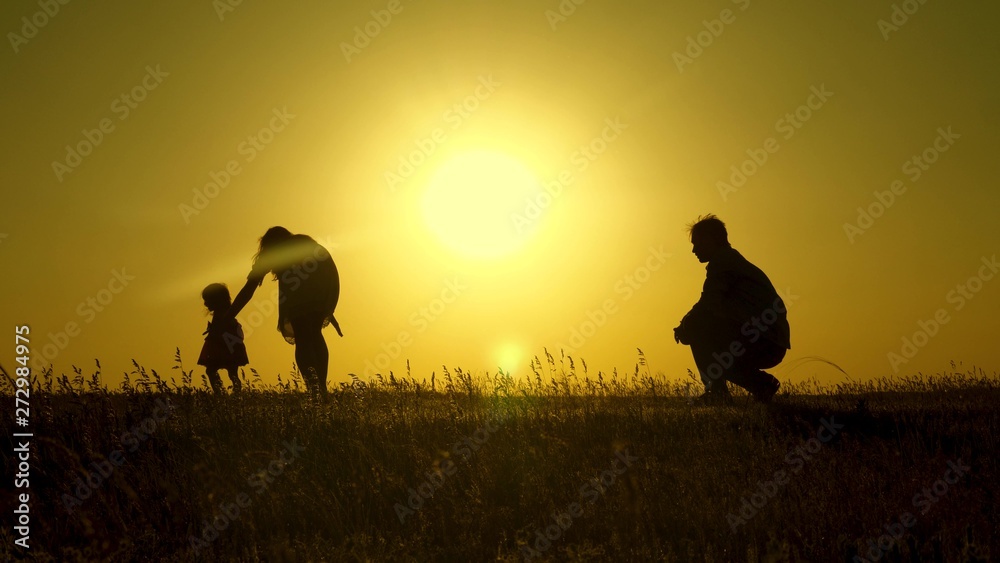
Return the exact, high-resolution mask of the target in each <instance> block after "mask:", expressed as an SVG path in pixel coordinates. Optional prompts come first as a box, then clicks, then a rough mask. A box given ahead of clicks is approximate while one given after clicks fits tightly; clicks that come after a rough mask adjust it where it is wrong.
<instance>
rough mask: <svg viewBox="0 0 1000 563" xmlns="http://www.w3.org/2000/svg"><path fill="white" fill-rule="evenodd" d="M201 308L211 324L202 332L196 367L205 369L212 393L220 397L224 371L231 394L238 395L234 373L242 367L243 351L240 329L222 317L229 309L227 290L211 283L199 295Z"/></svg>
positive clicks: (240, 327) (244, 347)
mask: <svg viewBox="0 0 1000 563" xmlns="http://www.w3.org/2000/svg"><path fill="white" fill-rule="evenodd" d="M201 298H202V299H204V300H205V307H206V308H207V309H208V310H209V311H210V312H211V313H212V321H211V322H209V323H208V328H207V329H205V332H204V333H203V334H205V335H206V336H205V345H204V346H203V347H202V348H201V355H200V356H199V357H198V365H200V366H205V372H206V374H207V375H208V381H209V382H210V383H211V384H212V390H213V391H215V392H216V393H217V394H218V393H222V379H221V378H220V377H219V370H220V369H223V368H224V369H225V370H226V371H227V372H228V373H229V379H230V380H232V382H233V393H234V394H236V393H239V392H240V389H241V388H242V385H241V384H240V376H239V373H238V368H239V366H245V365H247V364H248V363H250V361H249V360H248V359H247V348H246V346H245V345H244V344H243V327H242V326H240V323H239V322H237V320H236V319H235V318H233V317H229V316H227V315H226V311H228V310H229V307H230V306H231V305H232V302H231V300H230V298H229V288H227V287H226V285H225V284H221V283H213V284H210V285H208V286H207V287H206V288H205V289H204V290H202V292H201Z"/></svg>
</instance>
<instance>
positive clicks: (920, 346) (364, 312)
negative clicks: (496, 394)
mask: <svg viewBox="0 0 1000 563" xmlns="http://www.w3.org/2000/svg"><path fill="white" fill-rule="evenodd" d="M233 4H237V2H235V0H233V1H232V2H227V1H226V0H216V1H215V2H211V1H209V0H203V1H200V2H181V3H148V2H122V1H113V2H101V3H92V2H82V1H79V0H77V1H69V2H66V3H65V4H63V3H60V2H58V1H57V0H41V1H38V2H27V1H20V0H19V1H16V2H6V3H4V5H3V7H2V8H0V24H2V25H0V27H2V30H3V31H4V32H5V34H6V38H7V46H6V47H5V49H6V51H5V52H3V53H2V54H0V72H2V75H3V84H4V87H3V89H2V90H0V99H2V102H3V107H4V109H5V113H6V124H7V134H6V135H4V136H3V138H2V140H0V151H2V154H4V155H5V158H4V162H5V164H4V166H3V169H2V174H3V199H2V201H3V205H2V206H0V260H2V264H3V265H4V276H3V277H2V280H0V295H2V300H3V308H2V314H0V317H2V324H0V329H2V327H4V326H5V327H6V329H5V330H9V331H10V333H11V334H13V333H14V327H15V326H17V325H20V324H28V325H29V326H30V327H31V330H32V335H33V341H32V343H33V354H34V355H35V356H42V357H43V358H46V359H48V360H50V361H51V362H52V363H53V364H54V365H55V367H56V369H57V371H62V372H66V373H70V372H71V368H70V366H71V365H77V366H81V367H84V370H85V372H89V370H90V366H91V365H92V363H93V359H94V358H99V359H100V360H101V361H102V364H103V365H104V369H105V374H106V375H107V376H108V381H109V382H110V383H113V384H116V383H117V382H118V381H120V375H121V373H122V372H123V371H125V370H128V369H130V361H131V359H133V358H134V359H136V360H137V361H139V362H140V363H142V364H144V365H147V366H148V367H152V368H156V369H157V370H158V371H161V372H162V373H172V374H176V372H170V370H169V367H170V365H171V364H172V357H173V354H174V349H175V348H176V347H180V349H181V353H182V358H183V361H184V365H185V368H188V369H190V368H196V367H197V366H195V361H196V359H197V355H198V352H199V350H200V347H201V343H202V339H203V337H202V334H201V333H202V331H203V330H204V327H205V323H206V322H207V320H208V318H207V316H206V314H205V311H204V308H203V305H202V302H201V299H200V292H201V289H202V288H203V287H204V286H205V285H207V284H209V283H212V282H224V283H227V284H228V285H229V286H230V288H231V290H232V292H233V294H235V292H236V291H238V289H239V288H240V287H241V286H242V283H243V281H244V280H245V279H246V275H247V273H248V272H249V270H250V265H251V258H252V255H253V253H254V252H255V250H256V243H257V239H258V237H260V236H261V235H262V234H263V233H264V231H265V230H266V229H267V228H268V227H271V226H273V225H281V226H284V227H286V228H288V229H289V230H291V231H292V232H296V233H305V234H308V235H311V236H313V237H314V238H316V239H317V240H318V241H320V242H321V243H322V244H324V245H325V246H326V247H327V248H328V249H329V250H330V252H331V253H332V255H333V256H334V259H335V260H336V263H337V265H338V267H339V269H340V274H341V282H342V293H341V301H340V306H339V307H338V310H337V317H338V319H339V321H340V324H341V326H342V327H343V329H344V333H345V337H344V338H339V337H337V336H336V334H335V333H334V332H333V331H332V330H327V331H326V332H325V334H326V336H327V341H328V343H329V345H330V351H331V367H330V373H331V379H332V380H333V381H334V382H336V381H343V380H345V379H346V377H347V375H346V374H348V373H356V374H359V375H364V374H365V373H366V372H367V373H371V372H372V371H373V366H377V367H379V368H381V369H382V371H387V370H388V369H391V370H394V371H396V372H397V373H399V372H402V371H404V370H405V360H406V359H409V360H410V364H411V367H412V369H413V373H414V375H416V376H417V377H418V378H422V377H429V374H430V372H431V371H432V370H437V371H438V372H439V373H440V369H441V366H442V364H444V365H447V366H449V368H453V367H455V366H461V367H463V368H466V369H470V370H474V371H476V372H482V371H485V370H491V371H495V370H496V368H497V366H501V367H503V368H505V369H509V370H511V371H512V372H513V373H515V374H523V373H525V372H526V371H527V365H528V361H529V358H530V357H531V356H534V355H542V353H543V348H546V347H547V348H548V349H549V350H550V351H554V350H557V349H558V348H559V347H560V345H562V346H563V347H564V348H572V350H573V351H574V353H575V354H578V355H580V356H582V357H583V358H584V359H585V360H586V361H587V363H588V365H589V366H590V369H591V372H592V373H596V371H597V370H606V371H607V370H610V369H612V368H614V367H617V368H619V369H620V370H626V371H631V370H632V369H633V367H634V365H635V362H636V359H637V353H636V349H637V348H641V349H642V350H643V351H644V352H645V354H646V357H647V359H648V361H649V363H650V368H651V369H652V371H653V372H654V373H655V372H663V373H665V374H666V375H667V376H670V377H680V376H683V375H684V373H685V371H686V370H687V369H689V368H691V369H693V368H694V363H693V361H692V359H691V357H690V352H689V349H688V348H687V347H684V346H681V345H678V344H676V343H674V341H673V337H672V330H671V329H672V328H673V327H674V326H676V325H677V322H678V320H679V319H680V318H681V317H682V316H683V315H684V313H685V312H686V311H687V310H688V309H689V308H690V306H691V305H692V304H693V303H694V302H695V301H696V300H697V298H698V295H699V292H700V288H701V284H702V282H703V280H704V265H702V264H699V263H698V261H697V260H696V259H695V258H694V256H693V255H692V254H691V252H690V250H691V247H690V244H689V242H688V240H687V236H686V232H685V226H686V224H688V223H690V222H691V221H693V220H694V219H695V218H696V217H697V216H698V215H700V214H704V213H716V214H717V215H719V217H720V218H722V219H723V220H724V221H725V222H726V223H727V225H728V227H729V232H730V241H731V242H732V243H733V246H734V247H735V248H736V249H738V250H739V251H741V252H742V253H743V254H744V255H745V256H746V257H747V258H748V259H749V260H750V261H751V262H753V263H755V264H756V265H758V266H760V267H761V268H762V269H763V270H764V271H765V272H766V273H767V274H768V276H769V277H770V278H771V280H772V282H773V283H774V285H775V286H776V287H777V288H779V290H780V291H781V292H782V293H783V294H784V295H785V297H786V302H787V303H789V305H790V307H789V309H790V310H789V320H790V323H791V328H792V349H791V351H790V352H789V354H788V356H787V357H786V360H785V363H784V364H782V365H781V366H779V367H778V368H776V369H775V370H774V372H775V373H776V374H777V375H778V377H779V378H781V379H785V380H792V381H799V380H802V379H805V378H809V377H813V376H815V377H817V378H819V379H820V380H821V381H824V382H829V383H833V382H838V381H843V376H842V374H840V373H839V372H837V371H836V370H834V369H833V368H830V367H829V366H826V365H824V364H822V363H807V364H805V365H801V366H800V367H796V366H798V364H799V363H801V362H800V361H799V360H800V359H801V358H807V357H821V358H824V359H827V360H829V361H832V362H834V363H836V364H838V365H840V366H841V367H843V368H844V369H845V370H846V371H847V372H848V373H849V374H850V375H851V376H852V377H854V378H855V379H867V378H874V377H882V376H886V375H890V374H892V373H899V374H900V375H904V374H908V373H915V372H918V371H922V372H924V373H938V372H941V371H944V370H948V369H950V365H949V362H950V361H952V360H954V361H961V362H963V364H964V365H965V366H972V365H975V366H979V367H983V368H985V369H987V370H988V371H993V370H996V369H997V367H998V366H1000V347H998V346H997V345H996V343H997V334H998V324H1000V323H998V320H997V311H998V310H1000V281H993V278H994V276H996V273H997V272H996V269H997V267H998V266H997V263H996V262H995V257H996V255H997V253H998V251H1000V226H998V221H997V210H998V207H1000V195H998V190H997V180H996V173H995V166H996V165H995V162H996V156H995V154H994V153H995V151H996V148H997V147H998V146H1000V143H998V141H1000V136H998V129H997V126H998V114H1000V113H998V110H997V108H998V107H1000V104H998V102H1000V100H998V92H1000V84H998V78H997V72H996V68H997V67H998V62H1000V56H998V55H1000V53H998V50H1000V48H998V45H1000V41H998V39H997V34H996V32H995V22H996V21H997V16H998V15H1000V7H998V6H997V5H996V4H993V3H964V2H961V3H956V2H941V1H937V0H931V1H928V2H925V3H923V4H920V3H918V2H916V1H915V0H910V1H907V2H897V3H895V4H894V3H893V2H890V1H881V2H865V3H860V2H856V3H820V2H795V3H786V4H782V5H781V6H780V7H779V6H778V5H777V4H774V3H764V2H759V3H758V2H756V0H739V1H729V0H726V1H722V0H718V1H714V2H694V1H686V2H680V3H677V2H671V3H663V2H652V1H645V2H630V3H616V2H607V1H603V0H587V1H580V0H577V2H576V3H575V2H573V1H572V0H563V1H562V2H557V1H556V0H551V1H542V2H529V1H508V2H483V1H476V2H444V1H431V0H419V1H417V0H411V1H407V0H393V1H391V2H381V1H376V2H353V3H350V4H349V5H345V3H336V4H333V3H327V2H316V1H314V2H294V3H293V2H287V3H276V2H259V1H255V0H245V1H243V2H242V3H239V4H238V5H235V6H234V5H233ZM859 208H861V210H864V216H861V215H862V213H861V211H859ZM275 293H276V284H275V282H273V281H271V280H270V279H268V280H267V281H266V282H265V284H264V286H263V287H262V288H261V289H259V290H258V292H257V294H256V295H255V297H254V299H253V300H252V301H251V302H250V304H249V305H248V306H247V308H246V309H245V310H244V311H243V313H242V314H241V316H240V320H241V322H242V323H243V325H244V328H245V330H246V331H247V332H248V336H247V340H246V343H247V348H248V351H249V356H250V359H251V366H252V367H255V368H256V369H258V371H260V372H261V374H263V375H264V377H265V378H267V379H268V380H269V381H274V378H275V376H276V374H278V373H279V372H280V373H283V374H285V373H287V372H288V371H289V368H290V366H291V363H292V360H293V355H292V347H291V346H289V345H288V344H286V343H285V342H284V341H283V340H282V338H281V337H280V335H279V334H278V332H277V331H276V330H275V323H276V320H277V316H276V313H274V312H273V306H272V305H271V303H272V302H273V300H274V299H275V298H276V297H275ZM67 325H69V326H67ZM67 329H69V330H67ZM904 339H909V340H910V341H913V342H915V343H914V344H913V345H912V348H911V347H910V345H908V344H906V343H905V342H904ZM13 340H14V339H13V338H11V345H10V348H9V350H8V351H4V352H3V353H2V355H0V358H3V359H2V360H0V361H2V363H3V365H4V366H6V367H7V368H8V370H9V369H11V366H12V365H13V355H14V346H13ZM893 354H895V356H893ZM792 368H795V369H794V370H793V369H792ZM196 373H197V374H200V373H201V371H200V368H198V371H196Z"/></svg>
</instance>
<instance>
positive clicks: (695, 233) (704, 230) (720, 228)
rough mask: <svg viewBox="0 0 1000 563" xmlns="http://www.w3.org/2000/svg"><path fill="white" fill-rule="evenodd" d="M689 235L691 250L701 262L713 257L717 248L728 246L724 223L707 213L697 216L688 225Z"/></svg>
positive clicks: (727, 235)
mask: <svg viewBox="0 0 1000 563" xmlns="http://www.w3.org/2000/svg"><path fill="white" fill-rule="evenodd" d="M688 233H689V235H690V237H691V246H692V248H691V252H694V255H695V256H697V257H698V261H699V262H701V263H705V262H708V261H710V260H712V258H714V257H715V255H716V254H717V253H718V252H719V250H722V249H725V248H729V233H728V232H726V224H725V223H723V222H722V220H721V219H719V218H718V217H716V216H715V215H712V214H711V213H709V214H708V215H703V216H701V217H698V220H697V221H695V222H694V223H692V224H690V225H688Z"/></svg>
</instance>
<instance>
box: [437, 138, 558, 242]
mask: <svg viewBox="0 0 1000 563" xmlns="http://www.w3.org/2000/svg"><path fill="white" fill-rule="evenodd" d="M538 189H539V183H538V179H537V178H535V176H534V174H532V173H531V171H530V170H528V168H527V167H525V166H524V165H523V164H521V163H520V162H518V161H517V160H516V159H514V158H511V157H509V156H507V155H504V154H501V153H497V152H492V151H485V150H484V151H470V152H466V153H462V154H460V155H458V156H455V157H454V158H452V159H451V160H449V161H447V162H445V163H444V165H442V166H441V168H439V169H438V170H437V171H436V172H435V173H434V175H433V176H432V177H431V179H430V181H429V183H428V186H427V190H426V192H425V193H424V198H423V212H424V219H425V220H426V221H427V226H428V228H429V229H430V230H431V231H432V232H433V233H434V234H435V235H437V236H438V238H440V239H441V242H442V243H444V244H445V245H447V246H448V247H450V248H451V249H453V250H455V251H457V252H459V253H461V254H463V255H465V256H470V257H476V258H496V257H499V256H503V255H505V254H509V253H510V252H512V251H514V250H516V249H517V248H519V247H520V246H521V245H522V244H523V243H524V242H525V236H524V235H522V234H519V233H518V230H517V229H516V228H515V224H514V221H513V219H512V217H513V215H514V214H519V213H523V212H524V207H525V205H526V203H527V202H528V198H530V197H532V196H533V195H534V194H536V193H537V192H538Z"/></svg>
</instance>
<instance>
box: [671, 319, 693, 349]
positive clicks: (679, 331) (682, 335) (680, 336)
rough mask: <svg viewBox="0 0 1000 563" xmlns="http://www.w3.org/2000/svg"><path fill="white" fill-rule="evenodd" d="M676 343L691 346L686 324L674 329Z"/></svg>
mask: <svg viewBox="0 0 1000 563" xmlns="http://www.w3.org/2000/svg"><path fill="white" fill-rule="evenodd" d="M674 342H677V343H679V344H690V342H688V340H687V331H685V330H684V323H683V322H682V323H681V324H679V325H677V328H675V329H674Z"/></svg>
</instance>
